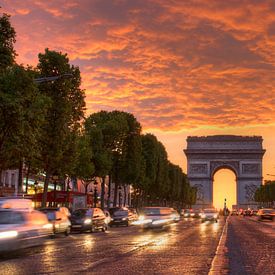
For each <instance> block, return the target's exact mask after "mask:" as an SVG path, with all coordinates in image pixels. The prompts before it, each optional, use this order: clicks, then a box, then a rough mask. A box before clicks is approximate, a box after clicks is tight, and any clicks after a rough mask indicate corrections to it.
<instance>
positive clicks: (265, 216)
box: [257, 208, 275, 221]
mask: <svg viewBox="0 0 275 275" xmlns="http://www.w3.org/2000/svg"><path fill="white" fill-rule="evenodd" d="M257 216H258V220H260V221H261V220H271V221H273V220H274V217H275V209H272V208H263V209H260V210H259V211H258V213H257Z"/></svg>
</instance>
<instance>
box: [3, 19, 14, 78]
mask: <svg viewBox="0 0 275 275" xmlns="http://www.w3.org/2000/svg"><path fill="white" fill-rule="evenodd" d="M15 35H16V34H15V30H14V28H13V27H12V26H11V24H10V16H9V15H7V14H3V15H2V16H1V17H0V73H1V72H2V71H3V70H5V69H7V68H8V67H9V66H11V65H13V64H14V63H15V62H14V59H15V55H16V54H15V50H14V48H13V44H14V43H15Z"/></svg>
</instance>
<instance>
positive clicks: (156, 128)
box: [0, 0, 275, 179]
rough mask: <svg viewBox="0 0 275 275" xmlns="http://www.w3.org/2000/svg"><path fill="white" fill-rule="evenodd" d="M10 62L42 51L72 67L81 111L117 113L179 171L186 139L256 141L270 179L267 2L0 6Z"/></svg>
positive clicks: (271, 49)
mask: <svg viewBox="0 0 275 275" xmlns="http://www.w3.org/2000/svg"><path fill="white" fill-rule="evenodd" d="M0 6H2V10H1V11H2V12H7V13H9V14H11V16H12V18H11V21H12V24H13V26H14V27H15V29H16V32H17V42H16V50H17V53H18V57H17V61H18V62H19V63H23V64H32V65H36V64H37V55H38V53H39V52H43V51H44V49H45V48H46V47H48V48H49V49H53V50H58V51H62V52H64V53H65V52H66V53H68V55H69V58H70V61H71V63H73V64H75V65H78V66H79V67H80V70H81V73H82V78H83V88H84V89H86V95H87V98H86V103H87V114H89V113H92V112H96V111H99V110H102V109H103V110H113V109H119V110H123V111H127V112H131V113H133V114H134V115H135V116H136V117H137V119H138V120H139V121H140V123H141V124H142V126H143V131H144V132H151V133H154V134H155V135H156V136H157V137H158V138H159V139H160V140H161V141H162V142H163V143H164V145H165V146H166V149H167V151H168V154H169V159H170V160H171V161H172V162H173V163H175V164H179V165H180V166H181V167H182V168H183V170H184V171H186V158H185V156H184V154H183V151H182V150H183V149H184V148H185V147H186V137H187V136H189V135H212V134H236V135H262V136H263V138H264V148H265V149H267V152H266V154H265V156H264V178H265V179H275V176H274V177H268V176H267V175H266V174H267V173H269V174H273V175H275V138H274V136H275V108H274V105H275V89H274V87H275V1H274V0H270V1H268V0H267V1H260V0H247V1H241V0H228V1H220V0H216V1H214V0H210V1H209V0H185V1H184V0H165V1H163V0H82V1H80V0H79V1H77V0H71V1H68V0H56V1H50V0H49V1H45V0H41V1H39V0H36V1H30V0H24V1H21V0H12V1H10V0H4V1H3V0H2V1H0Z"/></svg>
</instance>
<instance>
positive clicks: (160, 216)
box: [136, 207, 173, 228]
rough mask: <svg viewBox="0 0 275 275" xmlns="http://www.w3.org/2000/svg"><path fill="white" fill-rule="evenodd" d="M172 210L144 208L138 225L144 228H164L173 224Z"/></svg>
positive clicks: (167, 208)
mask: <svg viewBox="0 0 275 275" xmlns="http://www.w3.org/2000/svg"><path fill="white" fill-rule="evenodd" d="M171 216H172V209H171V208H169V207H144V208H143V209H141V211H140V216H139V220H138V221H137V222H136V224H139V225H141V226H142V227H143V228H163V227H166V226H169V225H170V224H171V223H172V222H173V218H172V217H171Z"/></svg>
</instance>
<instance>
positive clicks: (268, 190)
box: [254, 181, 275, 205]
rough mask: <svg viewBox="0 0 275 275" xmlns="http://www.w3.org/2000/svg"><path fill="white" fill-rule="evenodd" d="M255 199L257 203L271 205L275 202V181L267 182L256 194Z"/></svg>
mask: <svg viewBox="0 0 275 275" xmlns="http://www.w3.org/2000/svg"><path fill="white" fill-rule="evenodd" d="M254 199H255V201H257V202H260V203H263V204H266V205H271V204H272V203H273V202H274V201H275V181H267V182H265V184H264V185H261V186H260V187H259V188H258V189H257V190H256V192H255V195H254Z"/></svg>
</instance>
